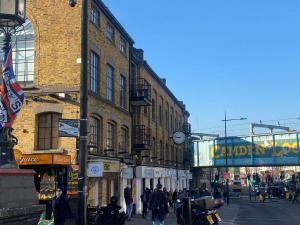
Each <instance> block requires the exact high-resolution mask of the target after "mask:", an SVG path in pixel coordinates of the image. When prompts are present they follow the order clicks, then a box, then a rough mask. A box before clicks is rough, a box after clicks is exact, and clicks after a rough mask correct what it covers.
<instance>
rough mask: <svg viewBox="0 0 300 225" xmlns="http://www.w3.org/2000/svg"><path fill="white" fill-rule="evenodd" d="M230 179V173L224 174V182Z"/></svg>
mask: <svg viewBox="0 0 300 225" xmlns="http://www.w3.org/2000/svg"><path fill="white" fill-rule="evenodd" d="M229 178H230V173H227V172H225V173H224V180H228V179H229Z"/></svg>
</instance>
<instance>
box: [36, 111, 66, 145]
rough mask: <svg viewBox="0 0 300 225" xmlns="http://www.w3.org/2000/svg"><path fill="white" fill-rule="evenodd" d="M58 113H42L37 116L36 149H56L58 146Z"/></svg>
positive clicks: (59, 116) (59, 115)
mask: <svg viewBox="0 0 300 225" xmlns="http://www.w3.org/2000/svg"><path fill="white" fill-rule="evenodd" d="M59 118H61V114H59V113H53V112H49V113H42V114H39V115H38V132H37V133H38V137H37V149H38V150H49V149H57V148H58V146H59V137H58V120H59Z"/></svg>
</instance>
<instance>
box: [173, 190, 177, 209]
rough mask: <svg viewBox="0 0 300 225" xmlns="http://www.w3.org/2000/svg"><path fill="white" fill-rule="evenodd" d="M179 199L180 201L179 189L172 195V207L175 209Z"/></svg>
mask: <svg viewBox="0 0 300 225" xmlns="http://www.w3.org/2000/svg"><path fill="white" fill-rule="evenodd" d="M177 199H178V191H177V189H175V191H174V192H173V195H172V205H173V208H174V209H175V208H176V201H177Z"/></svg>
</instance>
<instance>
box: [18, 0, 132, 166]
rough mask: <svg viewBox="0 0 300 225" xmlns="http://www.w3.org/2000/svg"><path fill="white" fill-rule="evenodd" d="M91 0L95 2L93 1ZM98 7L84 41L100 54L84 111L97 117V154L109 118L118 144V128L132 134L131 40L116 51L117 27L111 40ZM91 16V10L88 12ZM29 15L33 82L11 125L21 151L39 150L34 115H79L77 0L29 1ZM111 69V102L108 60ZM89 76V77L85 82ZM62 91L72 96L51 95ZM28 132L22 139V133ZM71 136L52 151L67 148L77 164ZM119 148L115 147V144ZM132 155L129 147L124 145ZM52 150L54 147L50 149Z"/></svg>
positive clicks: (79, 11)
mask: <svg viewBox="0 0 300 225" xmlns="http://www.w3.org/2000/svg"><path fill="white" fill-rule="evenodd" d="M92 2H94V1H90V2H89V11H90V10H91V5H92V4H93V6H94V7H97V4H96V3H92ZM97 8H98V10H99V11H100V26H99V27H96V26H95V25H94V24H93V23H92V22H91V21H90V18H89V23H88V27H89V34H88V37H89V38H88V44H89V53H88V56H90V50H92V51H94V52H96V53H97V54H98V55H99V59H100V61H99V67H98V73H99V84H98V85H99V94H94V93H92V92H89V101H88V115H89V117H90V116H93V117H95V118H97V119H99V120H100V123H101V124H100V126H101V130H100V134H101V136H99V138H100V139H101V141H100V146H99V151H100V153H104V152H103V150H104V149H105V148H106V146H105V143H106V142H105V140H106V134H107V132H106V128H107V126H106V124H107V122H108V121H113V122H114V123H115V125H116V135H117V138H116V140H115V146H116V148H117V147H118V146H119V142H120V135H121V134H120V132H121V128H122V127H124V128H127V129H128V135H129V140H130V139H131V138H130V135H131V117H130V114H129V95H128V90H129V74H128V71H129V62H128V60H129V45H130V44H129V43H128V42H127V43H126V46H127V51H126V54H123V53H121V52H120V51H119V44H118V43H119V40H120V37H121V34H120V32H118V30H117V28H115V42H114V43H113V42H112V41H110V40H109V39H108V38H107V37H106V35H105V30H106V24H107V23H108V22H110V23H112V22H111V21H109V19H108V18H107V17H106V16H105V14H104V13H103V12H102V11H101V10H100V8H99V7H97ZM89 15H90V13H89ZM27 16H28V18H29V20H30V21H31V23H32V25H33V28H34V33H35V46H34V47H35V61H34V71H35V74H34V87H33V89H25V93H26V101H25V104H24V106H23V108H22V110H21V112H20V114H19V115H18V118H17V120H16V122H15V124H14V128H15V131H14V134H15V135H16V136H17V137H18V139H19V143H18V146H16V148H18V149H20V150H21V151H22V152H24V153H32V152H36V151H38V150H39V149H38V147H37V145H36V139H37V124H36V120H37V115H38V114H39V113H44V112H57V113H60V114H61V117H62V118H66V119H79V115H80V109H79V95H80V93H79V88H80V87H79V86H80V63H78V59H80V43H81V40H80V37H81V28H80V27H81V24H80V23H81V21H80V17H81V1H78V2H77V5H76V7H74V8H71V7H70V6H69V5H68V2H67V1H61V0H53V1H34V0H29V1H27ZM108 63H109V64H110V65H112V66H113V68H114V84H113V86H114V90H113V93H114V102H109V101H107V100H106V80H105V68H106V64H108ZM88 68H89V67H88ZM120 74H122V75H123V76H125V77H126V90H127V95H126V109H122V108H121V107H120V106H119V105H120V102H119V100H120V91H119V76H120ZM89 82H90V80H89V81H88V84H89ZM58 93H66V94H67V95H68V96H70V97H71V98H72V100H73V101H72V102H71V103H70V101H68V100H66V99H59V98H53V97H51V96H52V95H57V94H58ZM25 137H26V138H25ZM75 143H76V142H75V140H74V138H60V144H59V146H60V147H59V148H58V149H55V150H54V151H58V152H62V150H63V149H65V150H67V152H68V154H71V155H72V159H73V160H72V163H75V161H74V159H75V153H76V149H75ZM130 145H131V143H130V141H129V143H128V146H130ZM116 150H118V149H116ZM128 150H129V153H128V154H130V148H129V149H128ZM50 151H51V152H53V150H50Z"/></svg>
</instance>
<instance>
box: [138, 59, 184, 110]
mask: <svg viewBox="0 0 300 225" xmlns="http://www.w3.org/2000/svg"><path fill="white" fill-rule="evenodd" d="M143 66H144V68H145V69H146V70H147V71H148V72H149V73H150V74H151V75H152V77H153V78H154V79H155V80H156V81H157V82H158V83H159V85H160V86H161V87H162V88H163V89H164V90H165V91H166V92H167V93H168V94H169V96H171V98H172V99H173V100H174V101H175V102H176V103H177V105H178V106H179V108H181V110H182V111H183V113H185V112H187V111H186V109H185V107H184V106H183V104H182V103H181V102H180V101H179V100H178V99H177V98H176V97H175V95H174V94H173V93H172V92H171V91H170V89H169V88H168V87H167V85H165V84H164V83H163V82H162V80H161V78H160V77H159V76H158V75H157V74H156V73H155V72H154V70H153V69H152V68H151V66H150V65H149V64H148V63H147V61H146V60H144V61H143Z"/></svg>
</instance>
